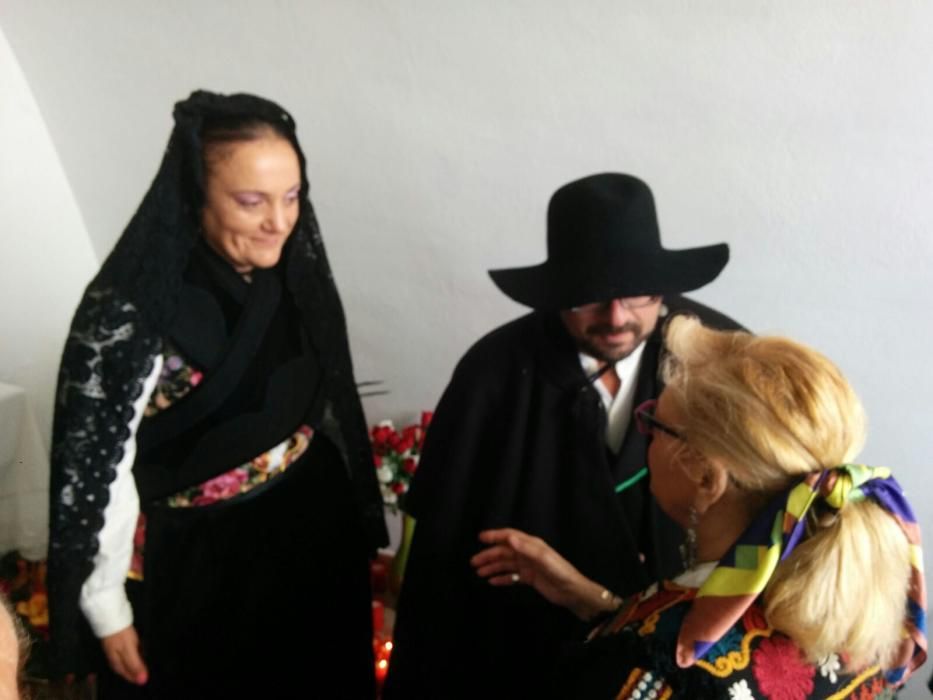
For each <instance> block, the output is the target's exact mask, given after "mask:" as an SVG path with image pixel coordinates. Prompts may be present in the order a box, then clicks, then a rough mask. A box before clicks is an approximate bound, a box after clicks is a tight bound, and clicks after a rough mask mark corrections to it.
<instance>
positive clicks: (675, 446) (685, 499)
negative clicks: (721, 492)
mask: <svg viewBox="0 0 933 700" xmlns="http://www.w3.org/2000/svg"><path fill="white" fill-rule="evenodd" d="M654 415H655V417H656V418H657V419H658V420H659V421H661V422H662V423H663V424H664V425H667V426H670V427H671V428H674V429H675V430H677V429H679V428H681V427H682V426H683V420H682V419H681V415H680V411H678V409H677V406H676V405H675V404H674V402H673V400H672V399H671V395H670V392H668V391H667V390H666V389H665V390H664V391H662V392H661V395H660V396H659V397H658V404H657V407H656V408H655V411H654ZM650 440H651V444H650V445H649V446H648V470H649V472H650V475H651V493H652V494H653V495H654V498H655V500H656V501H657V502H658V505H659V506H660V507H661V510H663V511H664V512H665V513H666V514H667V515H668V516H670V517H671V518H672V519H673V520H674V522H676V523H677V524H678V525H680V526H681V527H686V526H687V525H688V523H689V520H690V509H691V508H692V507H693V506H694V505H695V504H696V498H697V484H696V482H695V480H694V479H692V478H690V476H689V475H688V474H687V470H688V469H690V468H691V467H692V466H696V465H693V464H691V463H690V454H691V452H690V450H689V449H687V446H686V444H685V443H684V442H683V440H681V439H679V438H675V437H673V436H672V435H668V434H667V433H665V432H662V431H661V430H653V431H652V434H651V438H650Z"/></svg>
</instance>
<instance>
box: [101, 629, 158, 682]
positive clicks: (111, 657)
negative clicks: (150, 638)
mask: <svg viewBox="0 0 933 700" xmlns="http://www.w3.org/2000/svg"><path fill="white" fill-rule="evenodd" d="M100 643H101V646H103V647H104V656H106V657H107V663H108V664H109V665H110V668H112V669H113V672H114V673H116V674H117V675H118V676H121V677H122V678H124V679H126V680H127V681H129V682H130V683H134V684H135V685H145V684H146V682H147V681H148V680H149V669H148V668H146V663H145V662H144V661H143V658H142V655H141V654H140V650H139V636H138V635H137V634H136V628H135V627H133V626H132V625H130V626H129V627H126V628H125V629H122V630H120V631H119V632H115V633H114V634H111V635H108V636H106V637H101V640H100Z"/></svg>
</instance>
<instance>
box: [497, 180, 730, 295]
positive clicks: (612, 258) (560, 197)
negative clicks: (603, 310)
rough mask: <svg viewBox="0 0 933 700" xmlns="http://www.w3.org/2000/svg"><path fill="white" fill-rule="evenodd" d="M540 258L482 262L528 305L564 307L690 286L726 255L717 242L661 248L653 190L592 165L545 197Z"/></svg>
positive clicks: (710, 274) (708, 277) (708, 278)
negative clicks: (494, 266) (495, 265)
mask: <svg viewBox="0 0 933 700" xmlns="http://www.w3.org/2000/svg"><path fill="white" fill-rule="evenodd" d="M547 251H548V257H547V260H546V261H544V262H543V263H541V264H540V265H533V266H531V267H516V268H509V269H503V270H490V271H489V275H490V276H491V277H492V279H493V282H495V283H496V285H497V286H498V287H499V289H501V290H502V291H503V292H505V293H506V294H507V295H508V296H510V297H511V298H512V299H514V300H515V301H517V302H519V303H520V304H524V305H526V306H530V307H532V308H535V309H544V310H559V309H569V308H571V307H574V306H580V305H581V304H588V303H592V302H599V301H608V300H609V299H615V298H618V297H635V296H644V295H649V294H650V295H655V294H658V295H664V294H677V293H679V292H687V291H690V290H691V289H698V288H699V287H702V286H703V285H705V284H708V283H709V282H712V281H713V280H714V279H716V276H717V275H719V273H720V272H721V271H722V268H723V267H725V265H726V263H727V262H728V261H729V246H728V245H727V244H725V243H718V244H716V245H710V246H704V247H701V248H688V249H684V250H667V249H666V248H663V247H662V246H661V236H660V233H659V231H658V217H657V214H656V213H655V208H654V197H653V196H652V195H651V190H650V189H649V187H648V185H646V184H645V183H644V182H642V181H641V180H639V179H638V178H637V177H633V176H631V175H624V174H622V173H600V174H598V175H590V176H588V177H584V178H582V179H580V180H575V181H573V182H570V183H568V184H566V185H564V186H563V187H561V188H560V189H559V190H557V192H555V193H554V195H553V196H552V197H551V202H550V204H549V205H548V212H547Z"/></svg>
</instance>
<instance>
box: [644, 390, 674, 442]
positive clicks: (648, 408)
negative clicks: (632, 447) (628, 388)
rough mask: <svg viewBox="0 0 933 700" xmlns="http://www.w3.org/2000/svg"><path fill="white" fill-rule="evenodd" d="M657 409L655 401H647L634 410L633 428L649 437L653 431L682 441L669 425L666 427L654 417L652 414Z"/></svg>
mask: <svg viewBox="0 0 933 700" xmlns="http://www.w3.org/2000/svg"><path fill="white" fill-rule="evenodd" d="M657 407H658V400H657V399H648V400H647V401H645V402H644V403H643V404H640V405H639V406H638V408H636V409H635V427H637V428H638V432H640V433H641V434H642V435H648V436H651V435H653V434H654V431H655V430H660V431H661V432H662V433H666V434H667V435H670V436H671V437H673V438H677V439H678V440H683V439H684V436H683V435H681V434H680V433H678V432H677V431H676V430H674V429H673V428H672V427H670V426H669V425H666V424H664V423H662V422H661V421H659V420H658V419H657V418H655V417H654V412H655V410H656V409H657Z"/></svg>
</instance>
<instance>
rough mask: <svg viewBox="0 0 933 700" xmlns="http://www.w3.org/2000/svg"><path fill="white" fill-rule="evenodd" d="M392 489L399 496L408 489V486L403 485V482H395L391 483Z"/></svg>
mask: <svg viewBox="0 0 933 700" xmlns="http://www.w3.org/2000/svg"><path fill="white" fill-rule="evenodd" d="M392 490H393V491H395V493H397V494H398V495H399V496H401V495H402V494H403V493H405V492H406V491H407V490H408V487H407V486H405V484H401V483H399V482H396V483H394V484H392Z"/></svg>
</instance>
